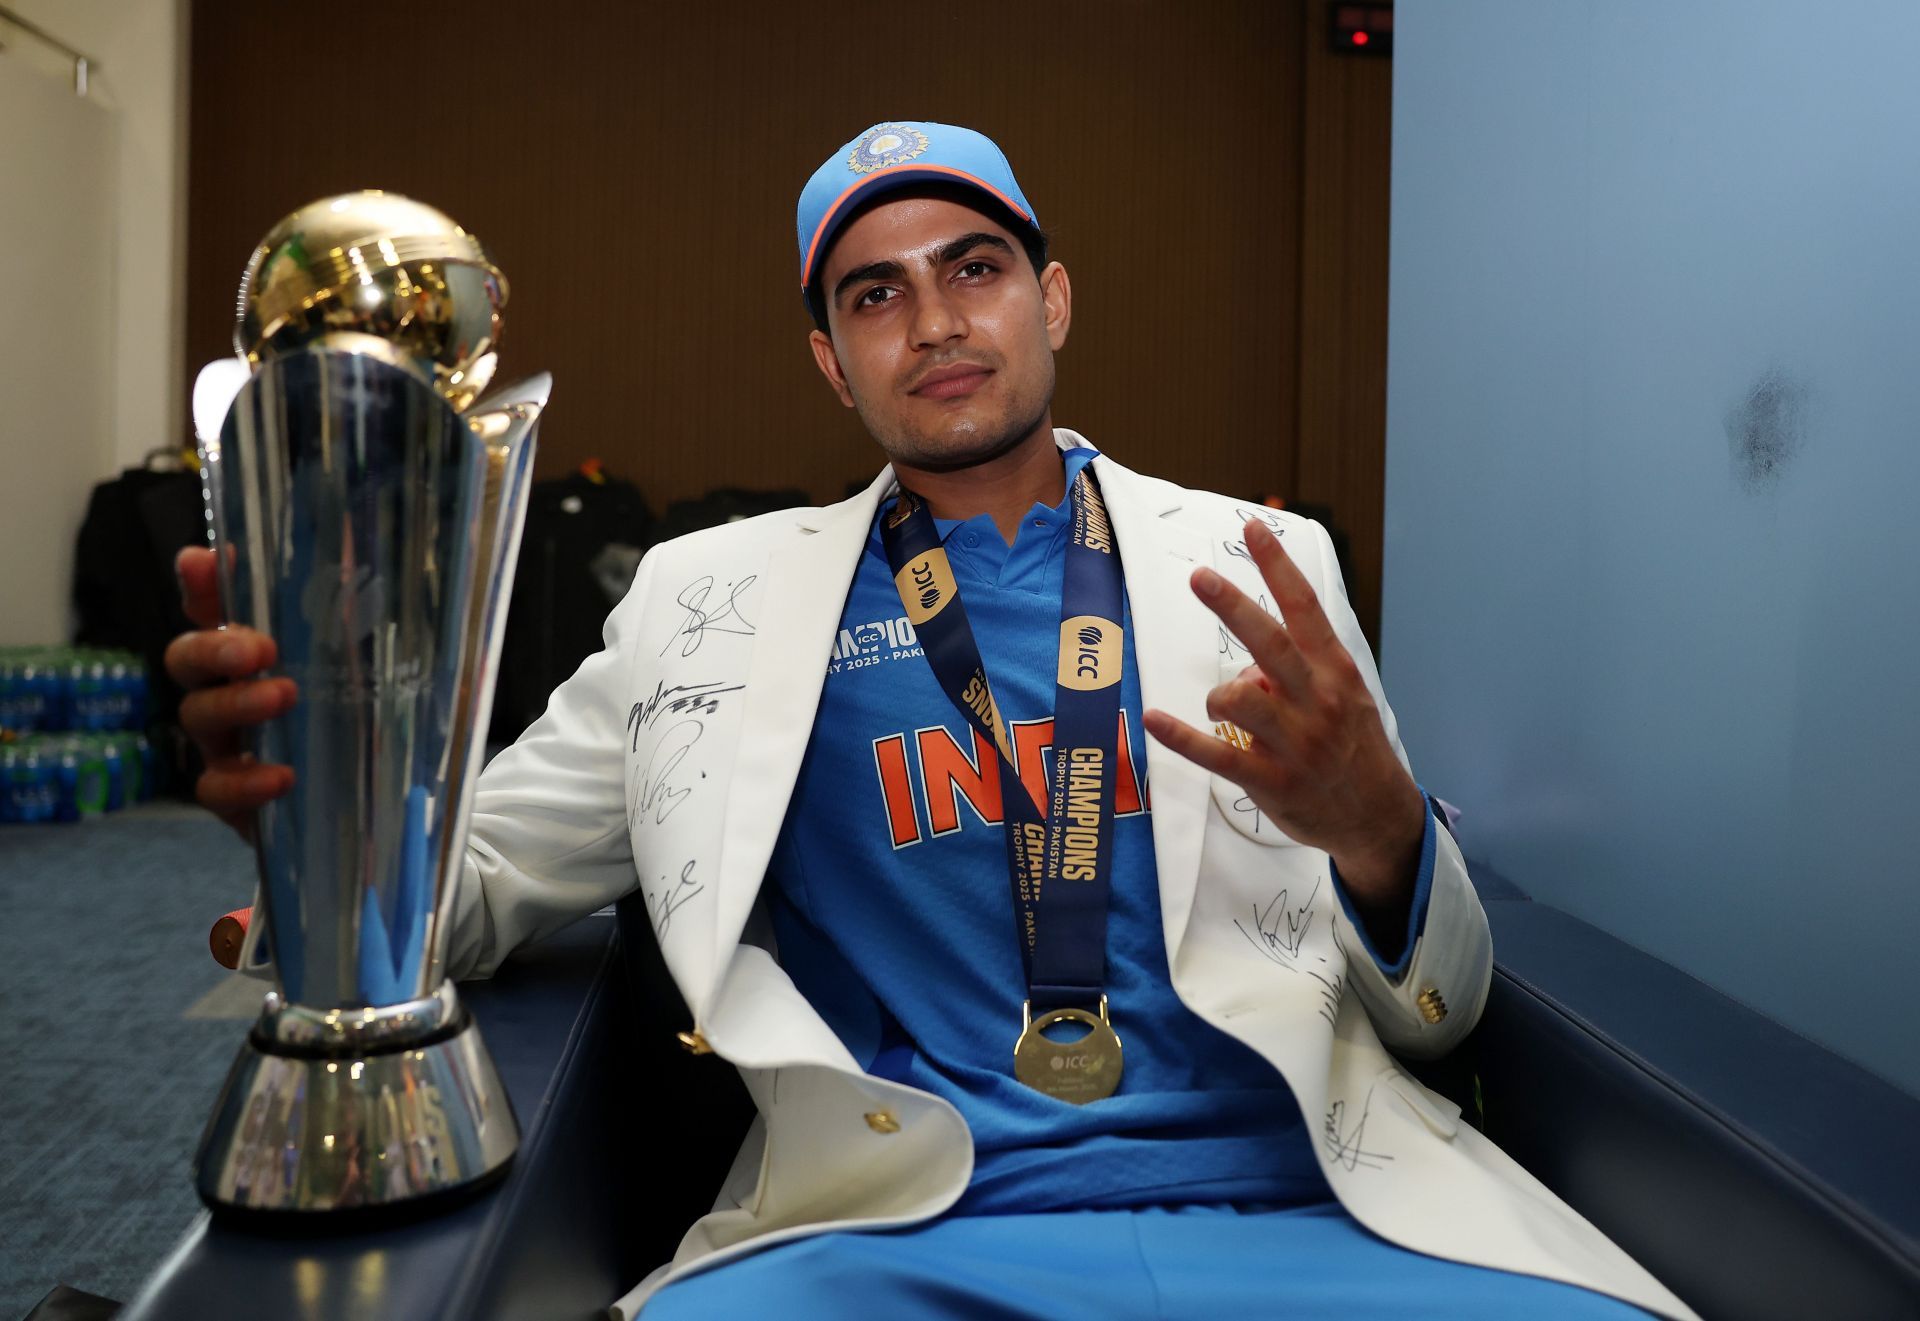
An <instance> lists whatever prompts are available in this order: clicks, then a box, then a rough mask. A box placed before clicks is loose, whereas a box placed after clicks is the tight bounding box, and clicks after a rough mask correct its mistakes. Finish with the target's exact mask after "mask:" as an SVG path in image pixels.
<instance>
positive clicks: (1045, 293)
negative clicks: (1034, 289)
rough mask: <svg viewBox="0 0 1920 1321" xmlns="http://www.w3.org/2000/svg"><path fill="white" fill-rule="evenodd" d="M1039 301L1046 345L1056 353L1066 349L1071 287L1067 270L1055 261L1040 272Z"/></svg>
mask: <svg viewBox="0 0 1920 1321" xmlns="http://www.w3.org/2000/svg"><path fill="white" fill-rule="evenodd" d="M1040 301H1041V302H1042V304H1044V306H1045V307H1046V321H1047V343H1048V344H1050V345H1052V346H1053V351H1054V352H1055V353H1058V352H1059V351H1060V350H1061V349H1062V348H1064V347H1066V343H1067V327H1069V326H1070V325H1072V324H1073V285H1072V284H1071V283H1069V282H1068V280H1067V268H1066V267H1064V266H1062V265H1061V264H1060V263H1059V262H1057V261H1050V262H1048V263H1047V269H1046V270H1044V271H1041V272H1040Z"/></svg>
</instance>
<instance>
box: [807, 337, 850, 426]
mask: <svg viewBox="0 0 1920 1321" xmlns="http://www.w3.org/2000/svg"><path fill="white" fill-rule="evenodd" d="M807 343H808V345H809V346H811V347H812V349H813V363H814V366H816V367H818V368H819V369H820V374H821V375H822V376H824V377H826V378H827V384H828V385H831V386H832V387H833V392H834V393H835V394H837V395H839V396H840V402H841V403H842V404H845V405H846V406H847V407H848V408H852V407H853V391H851V390H849V389H848V388H847V376H846V373H845V372H843V371H841V370H840V355H839V354H837V353H835V352H834V351H833V341H832V340H831V339H829V338H827V336H826V335H825V333H823V332H821V331H818V330H814V331H809V332H808V334H807Z"/></svg>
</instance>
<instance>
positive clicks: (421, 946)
mask: <svg viewBox="0 0 1920 1321" xmlns="http://www.w3.org/2000/svg"><path fill="white" fill-rule="evenodd" d="M368 196H373V197H378V196H379V195H368ZM320 205H321V204H316V207H319V206H320ZM372 209H377V208H372ZM308 210H309V211H312V210H314V208H308ZM295 214H296V217H298V216H300V215H302V214H304V213H295ZM336 214H337V212H336ZM435 214H437V213H435ZM289 219H290V220H292V219H294V218H292V217H290V218H289ZM286 223H287V222H283V226H284V225H285V224H286ZM320 241H321V242H324V239H322V240H320ZM308 244H309V246H314V241H313V240H312V239H311V237H309V240H308ZM393 248H394V244H393V242H391V241H390V242H389V243H388V251H389V255H394V256H397V257H399V259H400V263H404V262H406V261H408V260H411V261H412V262H413V264H414V266H415V267H418V266H420V265H421V264H423V263H424V264H426V270H427V272H428V277H427V279H426V280H422V278H421V277H420V276H419V275H418V274H417V273H416V274H415V275H413V276H411V277H408V276H407V272H406V271H405V270H404V269H403V268H402V266H401V265H400V264H399V263H396V266H395V269H401V273H402V276H403V278H411V279H412V280H414V281H417V282H419V284H420V285H424V284H426V283H427V282H428V281H430V279H431V273H432V272H433V270H434V267H433V265H432V264H431V263H428V262H426V259H425V258H423V257H422V256H421V255H420V254H419V253H413V254H410V255H401V254H398V253H395V252H394V251H393ZM264 251H266V248H264V247H263V252H264ZM355 251H356V252H357V251H358V249H357V248H355ZM337 255H339V253H338V251H336V256H337ZM260 265H261V263H260V261H259V259H258V256H257V257H256V263H255V268H254V269H250V271H249V284H252V283H253V281H254V278H255V274H256V269H257V268H258V267H259V266H260ZM452 267H453V263H451V262H445V261H443V262H442V263H441V269H442V270H443V271H446V270H450V269H452ZM495 274H497V273H495ZM322 287H324V286H322ZM363 287H372V282H371V281H369V282H367V284H366V285H365V286H363ZM409 287H414V286H409ZM294 292H295V293H296V294H298V293H300V291H299V290H297V289H296V290H295V291H294ZM351 292H352V290H351V287H350V289H349V293H351ZM416 292H418V290H417V289H416ZM433 292H434V291H433V290H431V289H428V290H425V291H424V293H421V296H422V297H424V296H425V295H426V294H429V293H433ZM497 292H498V298H497V300H496V307H497V303H498V302H504V282H503V281H502V282H501V288H500V290H499V291H497ZM305 300H306V301H308V302H313V303H315V304H316V305H317V306H318V308H319V311H320V312H321V313H325V314H328V318H330V319H323V318H322V317H320V316H317V315H316V316H310V317H309V318H308V319H309V321H310V323H311V327H310V328H311V329H312V331H313V332H314V333H310V334H305V335H302V336H300V337H299V338H298V342H294V340H293V337H291V336H287V335H283V336H282V339H283V342H282V343H281V344H280V345H278V346H277V347H276V348H275V349H274V350H273V351H272V352H270V353H261V354H258V355H256V356H255V358H254V361H253V365H252V367H251V370H250V371H249V372H248V374H247V375H246V377H245V380H244V383H243V384H241V385H240V387H239V390H238V392H237V394H235V395H234V397H233V400H232V404H231V407H230V408H228V410H227V412H226V414H225V418H224V421H223V422H222V423H221V424H220V427H219V431H218V435H217V437H214V436H209V435H206V434H203V436H202V439H201V457H202V473H203V478H204V484H205V493H206V503H207V517H208V522H209V527H210V531H211V534H212V540H213V544H214V546H215V549H216V552H217V554H218V559H219V566H220V568H219V577H220V586H221V599H222V604H223V607H224V609H225V612H226V617H227V622H229V623H232V624H244V625H247V626H249V627H251V628H255V629H258V630H259V631H261V632H263V633H266V634H267V635H269V636H270V637H272V638H273V639H274V641H275V642H276V644H277V645H278V648H279V664H278V665H277V666H276V668H275V673H278V674H284V675H286V676H288V677H290V678H292V679H293V680H294V681H295V683H296V684H297V685H298V689H299V698H298V701H297V702H296V703H295V705H294V706H293V708H292V709H291V710H290V711H289V712H288V713H287V714H285V715H283V716H281V717H279V718H277V719H275V720H272V721H270V722H268V723H267V724H266V725H265V726H263V727H262V728H261V729H260V730H259V732H258V735H257V743H256V747H255V751H256V753H257V755H258V757H259V759H260V760H261V761H263V762H271V763H281V764H285V765H287V766H290V767H292V769H293V773H294V779H293V784H292V787H291V789H290V790H289V791H288V792H287V793H286V794H285V795H284V796H283V797H281V798H280V799H277V800H276V801H274V802H273V803H271V804H269V805H268V806H267V807H265V808H263V809H262V810H261V811H260V813H259V815H258V818H257V821H256V827H255V831H256V834H255V842H256V848H257V853H258V861H259V869H260V878H261V902H262V905H263V906H264V909H265V912H264V914H260V915H256V920H257V921H258V922H260V923H261V924H263V925H264V928H265V938H266V940H267V942H268V944H269V947H270V949H271V952H272V963H273V970H274V975H275V979H276V986H275V989H274V990H273V992H272V993H270V994H268V995H267V997H266V1002H265V1006H264V1008H263V1010H262V1012H261V1016H260V1019H259V1021H258V1022H257V1023H256V1024H255V1026H254V1028H253V1030H252V1032H251V1033H250V1034H249V1036H248V1039H247V1042H246V1044H245V1046H244V1047H243V1048H242V1050H241V1053H240V1058H239V1059H238V1060H237V1061H236V1062H235V1064H234V1067H233V1070H232V1072H231V1073H230V1074H229V1076H228V1079H227V1082H226V1086H225V1088H224V1089H223V1091H222V1093H221V1096H220V1099H219V1102H218V1104H217V1105H216V1107H215V1111H214V1114H213V1116H212V1118H211V1120H210V1121H209V1123H208V1126H207V1130H206V1133H205V1135H204V1136H203V1138H202V1141H201V1147H200V1152H199V1155H198V1157H197V1162H196V1163H197V1179H198V1184H199V1190H200V1194H201V1196H202V1197H203V1198H204V1199H205V1200H206V1201H207V1202H209V1203H210V1204H212V1205H214V1206H216V1207H231V1208H239V1209H245V1210H249V1211H262V1212H318V1211H350V1210H354V1209H364V1208H380V1207H390V1206H394V1205H396V1204H402V1203H413V1202H416V1201H418V1200H419V1199H422V1198H428V1197H431V1196H433V1195H435V1194H441V1193H446V1192H449V1191H451V1190H453V1189H456V1188H460V1187H463V1186H467V1185H470V1184H474V1183H477V1182H481V1181H485V1180H487V1179H488V1178H490V1177H491V1176H494V1175H496V1174H498V1173H500V1172H502V1171H503V1170H504V1169H505V1167H506V1165H507V1162H508V1161H509V1160H510V1159H511V1157H512V1155H513V1152H514V1150H515V1147H516V1146H517V1144H518V1140H519V1135H518V1127H517V1125H516V1123H515V1120H514V1116H513V1111H512V1108H511V1106H510V1105H509V1104H508V1101H507V1096H506V1093H505V1091H504V1090H503V1088H502V1086H501V1083H500V1079H499V1077H498V1076H497V1074H496V1072H495V1070H494V1067H493V1063H492V1061H491V1059H490V1058H489V1056H488V1055H487V1052H486V1049H485V1047H484V1045H483V1044H482V1042H481V1039H480V1033H479V1029H478V1027H477V1026H476V1025H475V1024H474V1022H473V1021H472V1019H471V1018H470V1016H469V1015H468V1014H467V1013H466V1011H465V1010H464V1009H463V1008H462V1006H461V1003H460V999H459V996H458V994H457V993H456V992H455V989H454V987H453V984H452V983H451V982H450V981H449V980H448V979H447V976H446V954H447V941H448V938H449V934H450V927H451V923H452V918H453V904H454V896H455V890H456V887H457V886H458V884H459V882H460V876H461V870H462V864H463V859H464V853H465V841H466V833H467V817H468V813H469V810H470V806H471V800H472V790H473V783H474V780H475V777H476V775H477V773H478V770H479V765H480V760H481V757H480V753H481V749H482V747H483V743H484V739H485V733H486V724H487V715H488V710H489V707H490V705H491V701H492V690H493V666H494V661H495V659H496V657H497V656H498V652H499V644H500V636H501V631H502V628H503V626H504V622H505V616H506V603H507V597H508V594H509V591H510V588H511V580H512V571H513V563H514V559H515V557H516V554H517V551H518V542H519V532H520V526H521V522H522V519H523V516H524V513H525V498H526V493H527V488H528V480H529V477H530V474H531V469H532V454H533V448H534V433H535V430H536V427H537V424H538V421H539V415H540V412H541V409H542V408H543V407H544V405H545V402H546V396H547V392H548V390H549V388H550V385H551V381H550V378H548V377H546V376H544V375H543V376H540V377H536V378H534V379H532V380H530V381H528V382H526V383H524V384H523V385H521V386H519V387H515V388H513V389H510V390H507V391H502V392H498V393H496V394H495V395H493V396H492V397H490V398H488V399H484V400H481V401H480V402H479V403H477V404H476V403H473V402H472V396H471V393H466V394H465V395H464V396H463V395H462V393H461V392H460V391H458V390H452V391H450V390H448V389H447V388H446V385H445V380H444V376H445V372H444V371H443V372H441V373H440V374H439V377H440V378H439V379H436V372H435V370H434V368H433V365H432V364H431V363H430V362H425V363H423V361H422V360H421V356H420V355H419V354H418V353H417V352H415V351H414V350H415V349H416V348H417V346H412V345H408V344H406V343H404V342H400V343H396V338H398V337H396V338H386V337H383V336H381V335H378V334H367V333H365V332H364V330H363V329H361V328H358V327H352V328H347V329H342V328H341V322H340V321H339V320H338V313H339V312H340V310H341V309H340V308H338V307H329V306H328V302H329V299H328V296H326V295H324V294H323V295H322V296H320V297H319V298H317V299H315V298H314V297H313V296H312V293H311V291H308V293H307V294H306V295H305ZM296 301H299V300H296ZM366 301H367V303H368V304H371V303H372V302H373V300H372V299H371V298H369V299H367V300H366ZM243 303H244V293H243ZM309 310H310V311H311V309H309ZM496 329H497V322H496ZM488 358H489V361H488V363H487V364H486V369H487V372H488V373H490V370H491V361H490V359H491V354H490V353H489V354H488ZM476 374H478V373H476ZM454 376H455V380H456V382H457V381H458V380H459V379H460V378H461V373H459V372H457V371H456V372H455V373H454ZM456 403H459V404H463V405H464V406H465V411H464V412H461V411H456V407H455V405H456Z"/></svg>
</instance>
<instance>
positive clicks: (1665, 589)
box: [1382, 0, 1920, 1093]
mask: <svg viewBox="0 0 1920 1321" xmlns="http://www.w3.org/2000/svg"><path fill="white" fill-rule="evenodd" d="M1398 21H1399V29H1398V32H1397V34H1396V43H1395V44H1396V50H1395V71H1394V147H1393V264H1392V304H1391V306H1392V314H1391V330H1392V333H1391V348H1390V354H1389V364H1390V367H1389V388H1388V442H1387V511H1386V565H1385V596H1384V608H1383V621H1382V655H1383V660H1384V665H1385V671H1386V680H1387V690H1388V692H1389V693H1390V694H1391V695H1392V697H1393V701H1394V707H1395V710H1396V711H1397V712H1398V713H1399V715H1400V718H1401V723H1402V728H1403V732H1404V734H1405V738H1406V743H1407V746H1408V748H1409V749H1410V751H1411V753H1412V755H1413V758H1414V763H1415V766H1416V768H1417V770H1418V771H1419V773H1420V776H1421V778H1422V780H1423V781H1424V782H1425V783H1426V784H1427V786H1428V787H1429V788H1430V789H1432V790H1433V791H1434V792H1437V793H1439V794H1440V795H1442V796H1443V797H1446V798H1448V799H1450V800H1452V801H1454V802H1456V803H1458V804H1459V805H1460V806H1461V807H1463V808H1464V809H1465V811H1466V819H1465V820H1464V821H1463V823H1462V833H1463V835H1464V837H1465V839H1466V841H1467V843H1468V846H1469V852H1470V853H1472V854H1474V855H1476V856H1480V857H1484V858H1486V859H1488V860H1489V861H1490V862H1492V863H1493V865H1494V866H1496V867H1497V868H1498V869H1500V870H1501V871H1503V872H1505V873H1506V874H1508V875H1509V876H1511V877H1512V878H1513V879H1514V880H1516V881H1518V882H1519V883H1520V884H1521V885H1522V886H1523V887H1525V888H1527V889H1528V890H1530V891H1531V892H1532V893H1533V894H1534V895H1535V896H1536V897H1537V898H1539V899H1541V900H1544V901H1546V902H1550V903H1553V904H1555V905H1557V906H1559V907H1562V908H1565V909H1568V910H1570V911H1572V912H1574V913H1576V914H1578V915H1580V916H1582V917H1584V918H1586V919H1588V920H1589V921H1592V922H1594V923H1596V924H1597V925H1599V926H1602V927H1605V928H1606V929H1608V930H1610V931H1612V932H1614V933H1615V934H1617V935H1619V936H1621V937H1622V938H1624V939H1626V940H1628V941H1630V942H1632V943H1633V944H1636V945H1638V946H1640V947H1641V948H1643V949H1646V950H1649V951H1651V952H1653V953H1655V954H1658V955H1660V956H1661V957H1662V958H1665V959H1667V960H1669V961H1670V962H1673V963H1675V964H1677V965H1679V966H1680V967H1683V968H1685V969H1687V970H1689V971H1691V972H1692V973H1694V974H1695V975H1696V976H1698V977H1700V978H1701V979H1703V980H1705V981H1707V982H1709V983H1711V984H1713V985H1715V986H1717V987H1719V988H1721V989H1722V990H1725V991H1727V992H1728V993H1730V994H1732V995H1734V996H1736V997H1738V998H1740V999H1742V1000H1744V1001H1746V1002H1747V1003H1748V1004H1750V1005H1753V1006H1754V1007H1756V1008H1758V1009H1760V1010H1762V1011H1764V1012H1766V1013H1768V1014H1770V1015H1772V1016H1773V1017H1775V1018H1776V1019H1778V1020H1779V1021H1781V1022H1783V1023H1785V1024H1787V1025H1788V1026H1790V1027H1793V1028H1795V1029H1797V1030H1799V1031H1801V1032H1803V1033H1805V1034H1807V1035H1808V1036H1811V1037H1813V1038H1815V1039H1817V1040H1820V1041H1822V1042H1824V1043H1825V1044H1827V1045H1828V1046H1830V1047H1831V1048H1833V1049H1835V1050H1837V1051H1839V1052H1841V1053H1842V1054H1845V1055H1848V1056H1850V1057H1852V1058H1853V1059H1855V1060H1857V1061H1859V1062H1861V1063H1863V1064H1865V1065H1867V1066H1868V1067H1870V1068H1872V1069H1874V1070H1875V1071H1877V1072H1879V1073H1880V1074H1882V1075H1883V1076H1885V1077H1887V1078H1889V1079H1891V1080H1892V1081H1894V1082H1896V1083H1898V1084H1899V1085H1901V1086H1903V1087H1905V1088H1906V1089H1907V1090H1909V1091H1913V1092H1916V1093H1920V1030H1917V1029H1916V1028H1915V1027H1914V1017H1915V1010H1916V1005H1920V991H1916V988H1915V979H1914V977H1913V975H1912V968H1913V961H1912V957H1911V954H1910V952H1909V951H1910V950H1911V949H1912V947H1913V945H1914V943H1915V938H1916V935H1920V832H1916V829H1915V817H1916V809H1920V530H1917V529H1916V525H1915V517H1914V512H1913V511H1914V509H1915V506H1916V501H1917V500H1920V6H1916V5H1914V4H1912V3H1909V2H1907V0H1861V2H1859V3H1854V4H1850V5H1845V6H1838V5H1831V4H1827V3H1822V2H1820V0H1766V2H1765V3H1751V2H1748V3H1731V2H1722V3H1706V2H1703V0H1696V2H1694V3H1688V4H1684V5H1674V4H1670V3H1655V2H1654V0H1585V2H1584V3H1582V2H1579V0H1553V2H1552V3H1541V0H1403V2H1402V3H1401V5H1400V6H1399V14H1398Z"/></svg>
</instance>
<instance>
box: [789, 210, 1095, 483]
mask: <svg viewBox="0 0 1920 1321" xmlns="http://www.w3.org/2000/svg"><path fill="white" fill-rule="evenodd" d="M820 280H821V288H822V289H823V291H824V292H825V295H826V300H827V325H828V327H829V328H830V329H831V331H832V335H831V338H829V336H827V335H823V334H821V333H820V332H819V331H817V330H816V331H815V332H813V335H812V337H811V339H812V344H813V353H814V359H815V361H816V362H818V364H819V366H820V370H821V372H822V373H824V374H825V376H826V378H827V380H828V382H829V383H830V384H831V385H832V386H833V388H834V391H835V393H836V394H838V395H839V396H840V401H841V402H842V403H843V404H845V405H847V407H849V408H854V409H858V410H859V413H860V420H861V421H862V422H864V423H865V424H866V427H867V430H868V431H869V432H871V433H872V434H873V438H874V439H875V440H877V441H879V442H880V447H881V448H882V449H884V450H885V451H886V452H887V455H888V457H889V458H891V459H894V460H897V461H899V462H903V463H907V464H909V465H911V466H913V467H917V468H926V469H938V470H946V469H954V468H964V467H968V466H970V465H973V464H977V463H982V462H985V461H986V460H988V459H992V458H996V457H998V456H999V455H1000V454H1003V453H1005V452H1006V451H1008V450H1009V449H1011V448H1013V447H1014V446H1015V445H1017V444H1019V442H1021V441H1022V440H1025V439H1026V438H1027V437H1028V436H1030V435H1032V434H1033V433H1034V431H1035V430H1037V429H1039V428H1041V427H1043V426H1045V425H1048V424H1050V416H1049V412H1048V409H1049V406H1050V404H1051V403H1052V400H1053V355H1054V353H1055V352H1056V351H1057V350H1058V349H1059V348H1060V347H1061V346H1062V345H1063V344H1065V343H1066V339H1067V324H1068V321H1069V319H1070V310H1071V296H1070V291H1069V288H1068V285H1067V273H1066V270H1065V269H1064V268H1063V267H1062V266H1061V265H1060V264H1059V263H1058V262H1054V263H1052V264H1050V265H1049V266H1048V267H1047V269H1046V270H1045V271H1044V272H1042V274H1041V278H1040V279H1038V280H1036V279H1035V278H1034V271H1033V267H1032V265H1031V264H1030V263H1029V262H1028V260H1027V256H1026V254H1025V252H1023V251H1022V250H1021V247H1020V241H1019V239H1018V238H1016V237H1015V236H1014V235H1013V234H1011V233H1009V232H1008V231H1007V230H1006V229H1004V228H1002V227H1001V226H1000V225H999V224H998V223H996V222H995V221H994V220H992V219H991V218H989V217H988V216H986V215H984V214H982V213H981V212H979V211H975V210H973V209H972V208H971V207H968V206H965V205H963V204H961V203H959V202H955V201H950V200H947V199H946V198H942V197H903V198H899V199H896V200H892V201H887V202H883V203H881V204H879V205H877V206H874V207H873V208H872V209H870V210H868V211H866V212H865V213H864V214H862V215H860V216H858V217H856V218H855V219H854V221H853V222H852V223H851V224H849V225H848V226H847V227H846V229H844V230H842V231H841V233H840V236H839V238H838V239H837V240H836V241H835V243H834V246H833V250H832V251H831V252H830V253H829V254H828V256H827V261H826V264H825V266H824V267H823V268H822V270H821V273H820Z"/></svg>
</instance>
